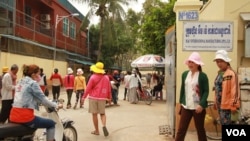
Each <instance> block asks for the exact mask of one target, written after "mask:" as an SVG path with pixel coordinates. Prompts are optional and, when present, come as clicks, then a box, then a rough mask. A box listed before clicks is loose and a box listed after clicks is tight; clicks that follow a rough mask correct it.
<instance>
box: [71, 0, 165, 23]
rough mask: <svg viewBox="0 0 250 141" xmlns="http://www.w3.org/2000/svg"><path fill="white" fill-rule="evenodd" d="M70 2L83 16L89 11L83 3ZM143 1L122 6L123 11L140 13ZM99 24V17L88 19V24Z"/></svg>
mask: <svg viewBox="0 0 250 141" xmlns="http://www.w3.org/2000/svg"><path fill="white" fill-rule="evenodd" d="M68 1H69V2H71V3H72V4H73V5H74V6H75V7H76V8H77V9H78V10H79V11H80V12H81V13H82V14H83V15H84V16H85V15H86V14H87V12H88V11H89V7H88V5H87V4H85V3H77V2H76V1H74V0H68ZM144 1H145V0H137V2H130V4H129V6H124V10H125V11H127V10H128V9H129V8H131V9H133V10H134V11H135V12H140V11H141V10H142V4H143V3H144ZM162 1H166V2H167V1H168V0H162ZM98 22H99V17H97V16H93V17H92V18H91V19H90V24H97V23H98Z"/></svg>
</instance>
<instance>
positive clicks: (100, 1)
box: [76, 0, 137, 60]
mask: <svg viewBox="0 0 250 141" xmlns="http://www.w3.org/2000/svg"><path fill="white" fill-rule="evenodd" d="M76 1H78V2H84V3H88V5H89V7H90V11H89V12H88V14H87V15H86V18H85V19H84V20H83V24H82V27H81V29H82V30H85V29H86V28H87V24H86V23H88V22H86V21H88V19H87V18H88V17H91V16H92V15H94V14H95V15H97V16H99V17H100V34H99V41H98V51H97V60H100V59H101V48H102V45H103V33H104V30H103V29H104V23H105V20H107V19H109V17H110V13H111V14H112V18H113V19H114V18H115V19H122V17H121V16H122V15H124V13H125V12H124V10H123V8H122V6H121V5H128V4H129V3H128V2H129V1H137V0H76Z"/></svg>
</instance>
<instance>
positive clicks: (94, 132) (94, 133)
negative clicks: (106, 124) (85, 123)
mask: <svg viewBox="0 0 250 141" xmlns="http://www.w3.org/2000/svg"><path fill="white" fill-rule="evenodd" d="M91 134H93V135H100V134H99V133H97V132H96V131H92V132H91Z"/></svg>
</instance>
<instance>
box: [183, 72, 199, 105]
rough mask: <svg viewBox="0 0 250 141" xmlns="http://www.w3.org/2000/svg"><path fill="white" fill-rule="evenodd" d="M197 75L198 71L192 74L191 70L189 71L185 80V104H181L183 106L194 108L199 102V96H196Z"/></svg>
mask: <svg viewBox="0 0 250 141" xmlns="http://www.w3.org/2000/svg"><path fill="white" fill-rule="evenodd" d="M198 77H199V71H197V72H195V73H194V75H193V76H192V72H191V71H189V72H188V74H187V77H186V80H185V98H186V105H183V106H184V108H186V109H190V110H194V109H196V107H197V105H198V104H199V97H197V96H198V95H197V93H196V91H197V89H198Z"/></svg>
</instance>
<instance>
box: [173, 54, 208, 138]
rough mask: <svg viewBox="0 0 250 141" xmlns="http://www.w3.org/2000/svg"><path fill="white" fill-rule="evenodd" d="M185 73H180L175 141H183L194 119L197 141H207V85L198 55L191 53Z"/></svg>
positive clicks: (186, 62)
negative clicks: (178, 110) (178, 116)
mask: <svg viewBox="0 0 250 141" xmlns="http://www.w3.org/2000/svg"><path fill="white" fill-rule="evenodd" d="M185 64H186V65H187V66H188V69H189V70H187V71H184V72H183V73H182V81H181V90H180V99H179V102H180V104H181V107H180V112H179V114H180V121H179V128H178V130H177V134H176V138H175V141H184V139H185V136H186V133H187V129H188V126H189V123H190V121H191V119H192V117H193V118H194V124H195V127H196V131H197V134H198V140H199V141H207V137H206V132H205V128H204V121H205V115H206V107H207V97H208V93H209V84H208V78H207V75H206V74H205V73H204V72H202V68H201V66H202V65H204V63H203V62H202V61H201V57H200V55H199V53H197V52H193V53H192V54H191V55H190V56H189V58H188V59H187V60H186V61H185Z"/></svg>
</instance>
